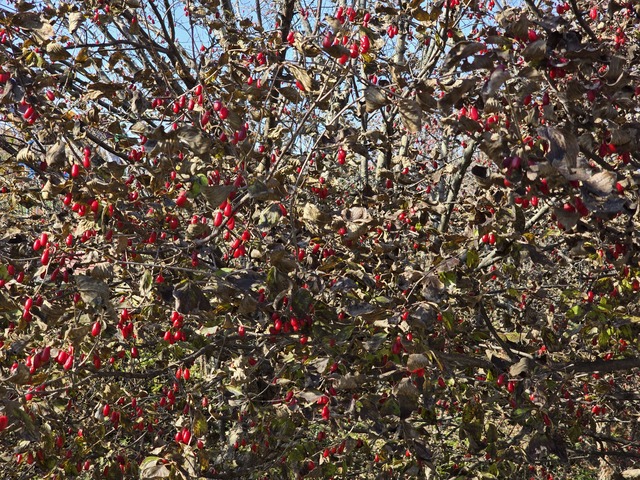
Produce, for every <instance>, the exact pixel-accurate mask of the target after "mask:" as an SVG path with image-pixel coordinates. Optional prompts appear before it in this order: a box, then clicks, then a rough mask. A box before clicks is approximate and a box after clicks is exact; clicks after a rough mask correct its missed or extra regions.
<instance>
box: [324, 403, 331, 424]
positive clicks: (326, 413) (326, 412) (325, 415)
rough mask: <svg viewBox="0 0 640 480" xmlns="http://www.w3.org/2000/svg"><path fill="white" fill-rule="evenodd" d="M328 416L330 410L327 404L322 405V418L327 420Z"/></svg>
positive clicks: (329, 415)
mask: <svg viewBox="0 0 640 480" xmlns="http://www.w3.org/2000/svg"><path fill="white" fill-rule="evenodd" d="M330 417H331V411H330V410H329V405H325V406H324V407H322V418H323V419H324V420H329V418H330Z"/></svg>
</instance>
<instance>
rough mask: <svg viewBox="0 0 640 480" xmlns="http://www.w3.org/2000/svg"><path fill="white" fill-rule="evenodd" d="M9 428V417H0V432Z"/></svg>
mask: <svg viewBox="0 0 640 480" xmlns="http://www.w3.org/2000/svg"><path fill="white" fill-rule="evenodd" d="M8 426H9V417H7V416H6V415H0V432H1V431H3V430H4V429H6V428H7V427H8Z"/></svg>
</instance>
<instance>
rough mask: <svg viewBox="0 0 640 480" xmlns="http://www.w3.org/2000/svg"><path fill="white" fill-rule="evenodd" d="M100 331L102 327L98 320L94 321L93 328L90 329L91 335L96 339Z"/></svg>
mask: <svg viewBox="0 0 640 480" xmlns="http://www.w3.org/2000/svg"><path fill="white" fill-rule="evenodd" d="M100 330H102V325H101V324H100V321H99V320H96V322H95V323H94V324H93V327H92V328H91V335H93V336H94V337H97V336H98V335H100Z"/></svg>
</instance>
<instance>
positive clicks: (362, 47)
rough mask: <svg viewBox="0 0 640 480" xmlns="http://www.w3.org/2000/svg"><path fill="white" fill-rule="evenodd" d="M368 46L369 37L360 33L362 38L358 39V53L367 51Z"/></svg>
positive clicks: (369, 43)
mask: <svg viewBox="0 0 640 480" xmlns="http://www.w3.org/2000/svg"><path fill="white" fill-rule="evenodd" d="M370 48H371V41H370V40H369V37H367V36H366V35H362V39H361V40H360V53H362V54H363V55H364V54H365V53H367V52H368V51H369V49H370Z"/></svg>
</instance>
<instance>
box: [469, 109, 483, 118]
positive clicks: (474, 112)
mask: <svg viewBox="0 0 640 480" xmlns="http://www.w3.org/2000/svg"><path fill="white" fill-rule="evenodd" d="M469 118H470V119H471V120H473V121H477V120H478V119H479V118H480V114H479V113H478V109H477V108H476V107H475V106H473V107H471V110H470V111H469Z"/></svg>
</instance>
